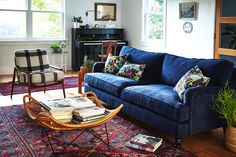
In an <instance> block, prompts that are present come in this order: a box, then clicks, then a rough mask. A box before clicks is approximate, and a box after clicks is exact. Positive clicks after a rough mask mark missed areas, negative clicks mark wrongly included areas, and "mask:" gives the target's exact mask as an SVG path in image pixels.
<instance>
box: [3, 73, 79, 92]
mask: <svg viewBox="0 0 236 157" xmlns="http://www.w3.org/2000/svg"><path fill="white" fill-rule="evenodd" d="M64 85H65V88H72V87H78V77H65V79H64ZM11 86H12V82H7V83H0V94H1V95H3V96H6V95H10V94H11ZM61 88H62V87H61V85H60V84H59V85H52V86H48V87H47V88H46V89H47V90H54V89H61ZM38 91H43V87H39V88H34V89H32V92H38ZM27 92H28V87H27V86H15V87H14V94H22V93H27Z"/></svg>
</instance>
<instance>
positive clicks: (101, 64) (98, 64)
mask: <svg viewBox="0 0 236 157" xmlns="http://www.w3.org/2000/svg"><path fill="white" fill-rule="evenodd" d="M104 68H105V62H96V63H95V64H94V65H93V69H92V72H103V69H104Z"/></svg>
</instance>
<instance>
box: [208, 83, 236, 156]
mask: <svg viewBox="0 0 236 157" xmlns="http://www.w3.org/2000/svg"><path fill="white" fill-rule="evenodd" d="M211 108H212V109H213V110H215V111H216V112H218V113H219V114H220V116H221V117H222V118H224V119H225V121H226V123H227V127H226V132H225V145H226V147H227V148H228V149H229V150H231V151H232V152H234V153H236V121H235V118H236V92H235V91H234V90H232V89H231V88H230V87H229V85H228V84H226V85H225V87H224V88H223V89H221V90H220V91H219V93H218V97H217V99H216V100H215V103H214V105H212V106H211Z"/></svg>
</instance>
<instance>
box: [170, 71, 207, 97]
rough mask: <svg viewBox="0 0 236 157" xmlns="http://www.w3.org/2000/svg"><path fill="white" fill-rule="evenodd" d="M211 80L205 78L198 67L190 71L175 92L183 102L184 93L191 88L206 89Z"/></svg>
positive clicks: (178, 84)
mask: <svg viewBox="0 0 236 157" xmlns="http://www.w3.org/2000/svg"><path fill="white" fill-rule="evenodd" d="M209 81H210V78H209V77H205V76H204V75H203V74H202V71H201V70H200V69H199V67H198V66H195V67H194V68H192V69H191V70H189V71H188V72H187V73H186V74H185V75H184V76H182V78H181V79H180V80H179V82H178V83H177V84H176V86H175V88H174V90H175V91H176V92H177V93H178V95H179V97H180V99H181V100H183V97H184V92H185V90H186V89H188V88H189V87H206V86H207V84H208V83H209Z"/></svg>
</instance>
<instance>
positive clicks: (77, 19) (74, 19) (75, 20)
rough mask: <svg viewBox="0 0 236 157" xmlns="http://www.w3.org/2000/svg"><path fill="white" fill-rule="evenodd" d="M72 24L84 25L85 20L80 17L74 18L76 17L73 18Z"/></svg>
mask: <svg viewBox="0 0 236 157" xmlns="http://www.w3.org/2000/svg"><path fill="white" fill-rule="evenodd" d="M72 22H76V23H83V20H82V17H81V16H78V17H76V16H74V17H73V18H72Z"/></svg>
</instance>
